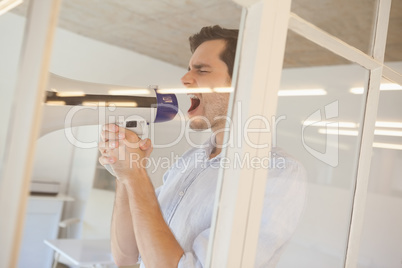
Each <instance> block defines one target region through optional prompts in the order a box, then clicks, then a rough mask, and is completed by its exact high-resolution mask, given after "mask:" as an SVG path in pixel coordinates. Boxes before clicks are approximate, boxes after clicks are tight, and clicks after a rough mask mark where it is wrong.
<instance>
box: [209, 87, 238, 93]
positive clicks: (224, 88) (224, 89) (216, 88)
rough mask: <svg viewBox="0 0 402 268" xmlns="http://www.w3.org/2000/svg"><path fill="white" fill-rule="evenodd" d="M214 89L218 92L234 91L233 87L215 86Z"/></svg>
mask: <svg viewBox="0 0 402 268" xmlns="http://www.w3.org/2000/svg"><path fill="white" fill-rule="evenodd" d="M213 90H214V91H215V92H217V93H230V92H233V91H234V89H233V88H232V87H215V88H214V89H213Z"/></svg>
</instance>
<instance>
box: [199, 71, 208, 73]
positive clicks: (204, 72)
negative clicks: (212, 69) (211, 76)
mask: <svg viewBox="0 0 402 268" xmlns="http://www.w3.org/2000/svg"><path fill="white" fill-rule="evenodd" d="M198 71H199V72H200V73H209V71H207V70H198Z"/></svg>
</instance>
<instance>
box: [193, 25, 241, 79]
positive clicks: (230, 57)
mask: <svg viewBox="0 0 402 268" xmlns="http://www.w3.org/2000/svg"><path fill="white" fill-rule="evenodd" d="M238 35H239V30H236V29H225V28H222V27H220V26H219V25H215V26H207V27H203V28H202V29H201V31H200V32H199V33H196V34H194V35H192V36H190V38H189V41H190V49H191V52H192V53H194V51H195V50H196V49H197V47H198V46H199V45H201V44H202V43H204V42H205V41H211V40H224V41H225V42H226V47H225V50H224V51H223V52H222V53H221V55H220V59H221V60H222V61H223V62H224V63H226V65H227V67H228V72H229V75H230V77H232V74H233V65H234V60H235V55H236V45H237V36H238Z"/></svg>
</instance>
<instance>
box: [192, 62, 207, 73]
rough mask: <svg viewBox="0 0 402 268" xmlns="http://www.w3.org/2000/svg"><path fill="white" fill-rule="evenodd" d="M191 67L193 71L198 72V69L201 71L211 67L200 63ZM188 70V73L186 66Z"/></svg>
mask: <svg viewBox="0 0 402 268" xmlns="http://www.w3.org/2000/svg"><path fill="white" fill-rule="evenodd" d="M192 67H193V69H197V70H199V69H202V68H205V67H206V68H210V67H211V65H208V64H203V63H201V64H193V65H192ZM188 70H189V71H190V70H191V68H190V66H188Z"/></svg>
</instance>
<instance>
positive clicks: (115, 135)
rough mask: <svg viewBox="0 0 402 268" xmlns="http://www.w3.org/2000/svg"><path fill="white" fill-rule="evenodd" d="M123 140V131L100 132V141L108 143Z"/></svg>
mask: <svg viewBox="0 0 402 268" xmlns="http://www.w3.org/2000/svg"><path fill="white" fill-rule="evenodd" d="M124 138H125V134H124V131H117V132H114V131H108V130H103V131H102V132H101V139H102V140H103V141H108V140H121V139H124Z"/></svg>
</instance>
